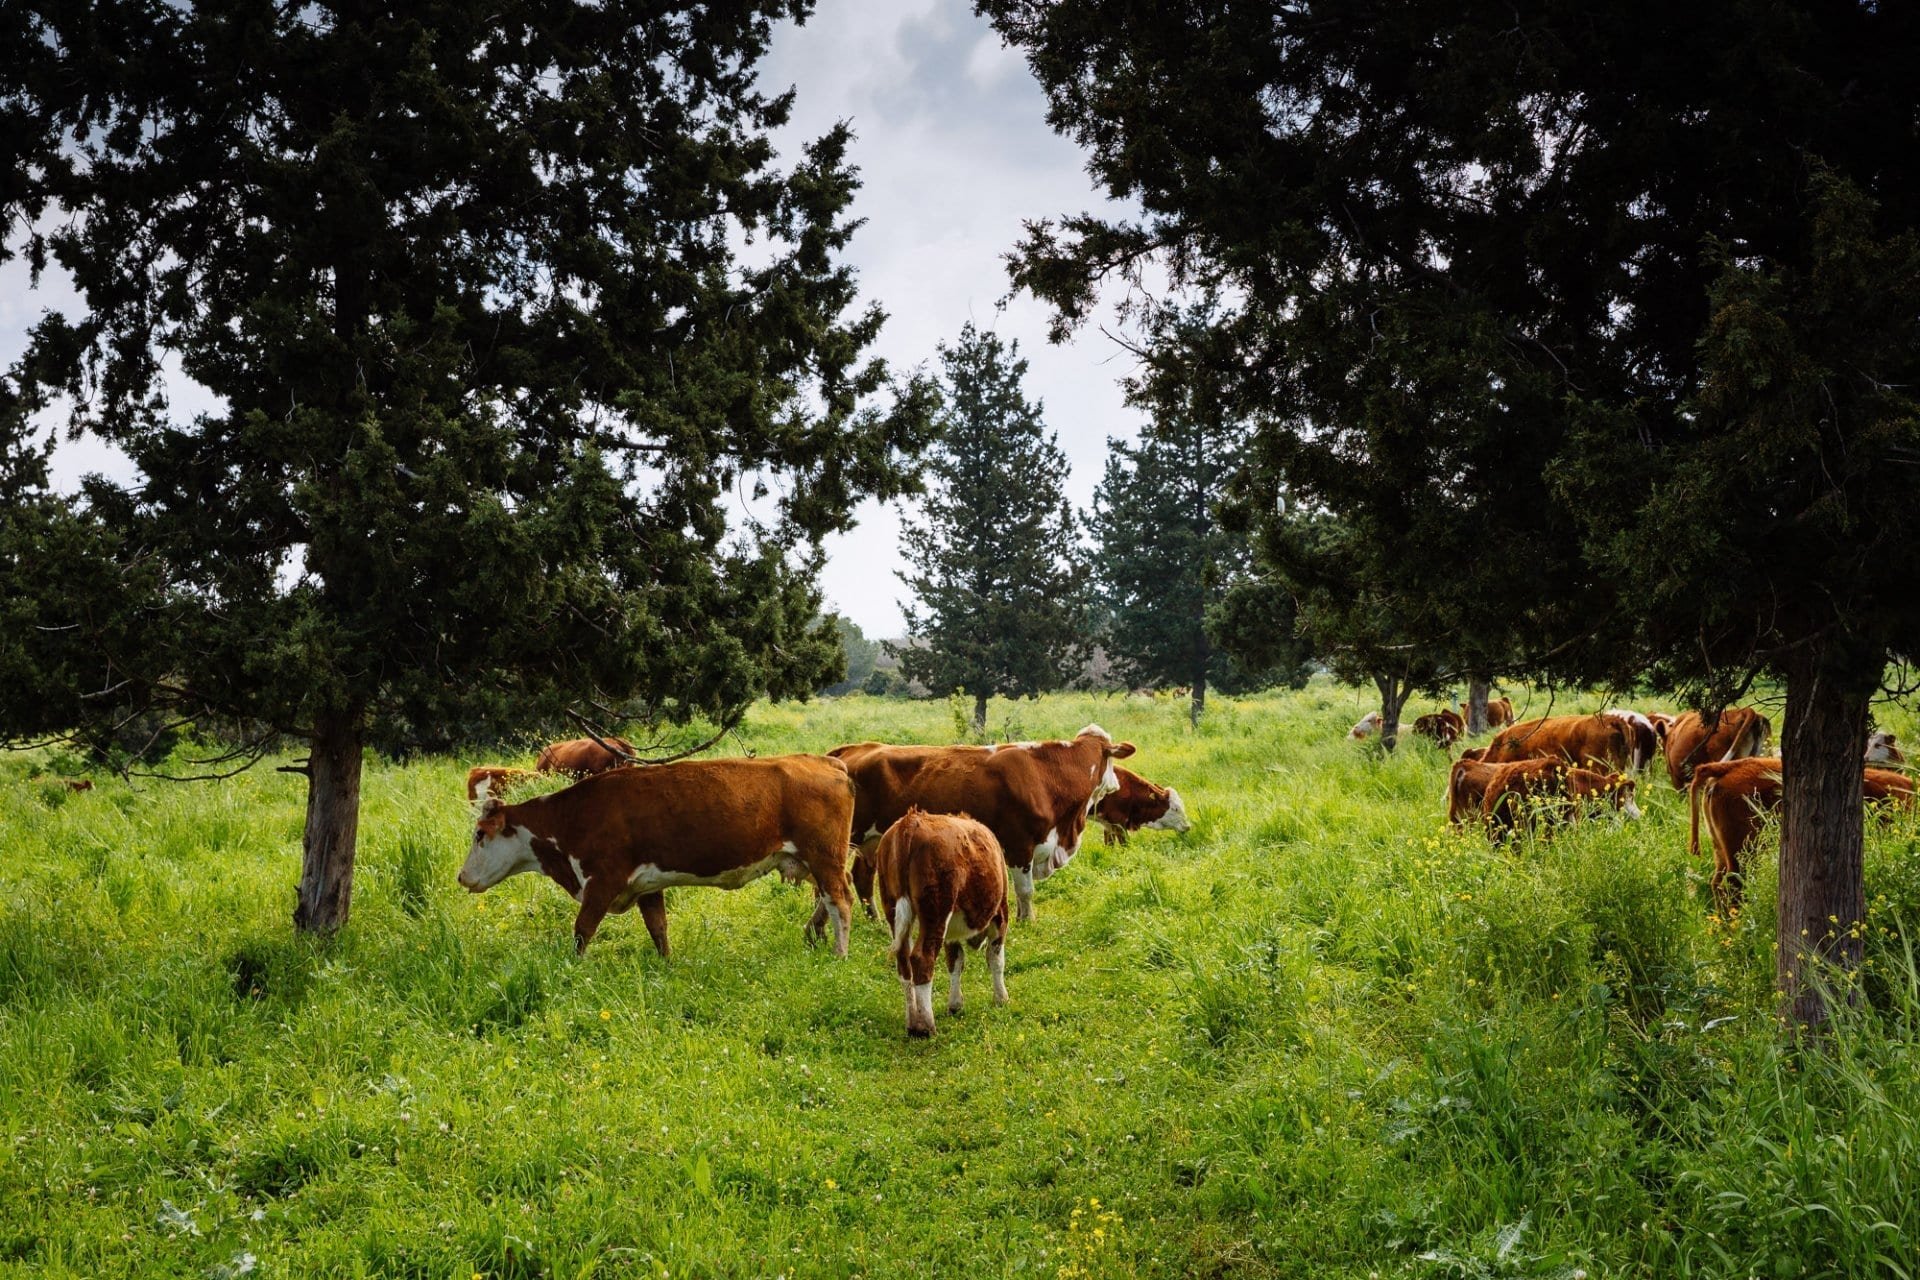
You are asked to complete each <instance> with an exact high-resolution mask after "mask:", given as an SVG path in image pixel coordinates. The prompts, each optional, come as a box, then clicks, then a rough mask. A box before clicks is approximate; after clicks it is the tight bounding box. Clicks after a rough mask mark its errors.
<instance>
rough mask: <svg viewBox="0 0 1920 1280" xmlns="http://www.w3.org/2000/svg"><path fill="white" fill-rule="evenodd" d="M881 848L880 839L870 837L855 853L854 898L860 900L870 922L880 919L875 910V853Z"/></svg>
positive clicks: (862, 842)
mask: <svg viewBox="0 0 1920 1280" xmlns="http://www.w3.org/2000/svg"><path fill="white" fill-rule="evenodd" d="M879 847H880V837H879V836H869V837H868V838H867V839H865V840H862V841H861V842H860V844H859V847H857V848H856V849H855V850H854V851H853V896H854V897H856V898H858V899H860V905H861V907H862V908H864V909H865V911H866V913H867V919H869V920H873V919H877V918H878V917H877V915H876V913H875V912H874V909H873V875H874V860H873V851H874V850H875V849H878V848H879Z"/></svg>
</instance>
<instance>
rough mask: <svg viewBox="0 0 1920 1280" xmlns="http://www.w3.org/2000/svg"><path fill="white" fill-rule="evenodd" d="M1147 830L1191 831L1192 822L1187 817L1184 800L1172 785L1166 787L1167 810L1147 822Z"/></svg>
mask: <svg viewBox="0 0 1920 1280" xmlns="http://www.w3.org/2000/svg"><path fill="white" fill-rule="evenodd" d="M1147 829H1148V830H1149V831H1191V830H1193V823H1192V822H1191V821H1190V820H1189V819H1188V818H1187V805H1186V801H1184V800H1182V799H1181V798H1180V793H1179V792H1178V791H1175V790H1174V789H1173V788H1172V787H1168V788H1167V811H1166V812H1165V813H1163V814H1161V815H1160V816H1159V817H1157V818H1155V819H1154V820H1153V821H1152V822H1149V823H1148V824H1147Z"/></svg>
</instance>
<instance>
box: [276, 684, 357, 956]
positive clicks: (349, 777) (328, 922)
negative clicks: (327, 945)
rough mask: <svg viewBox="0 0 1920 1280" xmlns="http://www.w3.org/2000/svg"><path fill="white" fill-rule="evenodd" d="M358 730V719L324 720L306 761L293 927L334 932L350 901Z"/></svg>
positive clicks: (316, 732)
mask: <svg viewBox="0 0 1920 1280" xmlns="http://www.w3.org/2000/svg"><path fill="white" fill-rule="evenodd" d="M360 748H361V728H360V724H359V720H358V717H357V716H352V715H341V716H325V717H322V719H321V720H320V722H319V723H318V724H317V725H316V726H315V727H314V733H313V742H312V749H311V751H310V752H309V754H308V758H307V831H306V838H305V840H304V841H303V845H304V849H305V857H304V858H303V860H302V863H301V868H300V901H299V905H297V906H296V907H295V908H294V911H293V925H294V928H296V929H298V930H300V931H301V932H303V933H319V934H328V933H333V932H334V931H335V930H337V929H339V928H340V927H341V926H342V925H344V924H346V922H347V911H348V909H349V907H350V905H351V903H352V899H353V855H354V847H355V843H356V841H357V840H358V837H359V834H360Z"/></svg>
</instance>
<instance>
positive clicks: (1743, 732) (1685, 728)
mask: <svg viewBox="0 0 1920 1280" xmlns="http://www.w3.org/2000/svg"><path fill="white" fill-rule="evenodd" d="M1772 736H1773V725H1772V724H1771V723H1770V722H1769V721H1768V720H1767V718H1766V717H1765V716H1763V715H1761V714H1760V712H1758V711H1757V710H1755V709H1754V708H1752V707H1728V708H1727V709H1726V710H1725V711H1722V712H1720V714H1719V715H1718V716H1716V717H1715V718H1714V721H1713V723H1712V724H1711V725H1709V724H1708V723H1707V722H1706V720H1705V719H1704V718H1703V717H1702V716H1701V714H1700V713H1699V712H1698V711H1683V712H1681V713H1680V714H1679V715H1677V716H1675V717H1674V718H1673V723H1671V724H1669V725H1668V726H1667V736H1666V748H1667V777H1668V778H1669V779H1671V780H1672V782H1673V789H1674V790H1675V791H1685V790H1686V789H1687V783H1688V782H1690V781H1691V780H1692V778H1693V770H1694V766H1696V765H1699V764H1703V763H1706V762H1708V761H1714V762H1720V761H1727V760H1741V759H1745V758H1746V757H1748V756H1758V755H1761V754H1763V753H1764V752H1765V751H1766V749H1767V743H1768V740H1769V739H1770V738H1771V737H1772Z"/></svg>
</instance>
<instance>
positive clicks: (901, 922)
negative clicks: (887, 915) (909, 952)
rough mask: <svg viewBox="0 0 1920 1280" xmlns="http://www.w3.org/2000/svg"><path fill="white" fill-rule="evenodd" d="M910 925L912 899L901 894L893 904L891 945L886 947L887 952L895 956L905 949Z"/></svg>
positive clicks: (911, 922)
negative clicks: (898, 899)
mask: <svg viewBox="0 0 1920 1280" xmlns="http://www.w3.org/2000/svg"><path fill="white" fill-rule="evenodd" d="M912 927H913V899H911V898H908V897H906V896H904V895H903V896H902V897H901V899H900V901H898V902H896V903H894V904H893V945H892V946H890V947H888V948H887V950H888V952H889V953H891V954H893V955H896V956H897V955H899V954H900V953H901V952H902V951H903V950H905V949H906V945H907V930H908V929H910V928H912Z"/></svg>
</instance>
